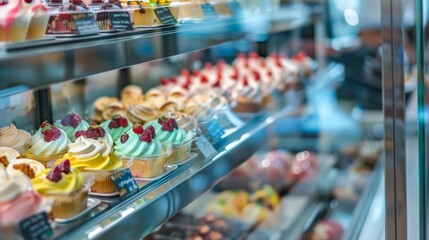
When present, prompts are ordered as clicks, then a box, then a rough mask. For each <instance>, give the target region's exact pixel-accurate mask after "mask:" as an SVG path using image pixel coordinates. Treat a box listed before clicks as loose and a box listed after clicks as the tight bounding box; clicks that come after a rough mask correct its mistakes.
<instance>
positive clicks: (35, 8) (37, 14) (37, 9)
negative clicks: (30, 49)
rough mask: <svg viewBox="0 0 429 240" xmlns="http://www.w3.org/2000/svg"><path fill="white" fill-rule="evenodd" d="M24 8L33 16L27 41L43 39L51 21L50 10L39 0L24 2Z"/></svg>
mask: <svg viewBox="0 0 429 240" xmlns="http://www.w3.org/2000/svg"><path fill="white" fill-rule="evenodd" d="M24 8H25V10H27V11H28V12H29V13H30V14H31V21H30V26H29V28H28V32H27V37H26V39H41V38H43V37H44V36H45V32H46V27H47V25H48V20H49V15H48V8H47V7H46V6H45V5H43V4H42V3H40V2H39V1H38V0H32V1H24Z"/></svg>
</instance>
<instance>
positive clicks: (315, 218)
mask: <svg viewBox="0 0 429 240" xmlns="http://www.w3.org/2000/svg"><path fill="white" fill-rule="evenodd" d="M393 1H394V0H392V2H393ZM35 2H36V1H35ZM21 4H23V3H21ZM38 4H39V3H38V2H37V4H36V3H35V5H36V6H39V7H40V8H41V9H42V10H40V11H38V12H37V14H34V15H33V17H34V16H38V15H40V16H41V17H40V19H41V20H42V18H43V21H42V23H41V25H43V26H45V27H44V29H46V35H45V36H44V37H39V38H38V39H29V38H28V39H20V40H10V39H9V38H7V36H8V34H6V35H5V38H4V39H3V38H0V40H1V41H3V42H1V45H0V79H1V81H0V116H1V117H0V160H1V161H0V179H2V181H3V182H5V183H6V184H5V186H6V187H5V188H4V189H2V188H1V187H0V192H1V193H2V194H0V211H1V212H0V229H1V231H0V233H1V237H0V238H2V239H3V238H4V239H95V238H96V239H117V238H121V239H122V238H124V239H359V238H362V236H363V234H367V232H368V231H369V230H368V231H367V230H365V229H366V228H367V223H368V222H369V220H368V219H369V218H370V217H371V216H372V217H374V216H375V214H373V213H374V212H375V211H374V208H376V209H379V208H383V209H384V199H383V198H384V196H385V194H384V192H383V191H384V188H383V187H384V182H383V181H384V175H386V176H387V174H388V173H389V172H387V170H384V167H386V169H388V166H390V165H385V161H386V162H387V160H385V159H384V156H387V155H384V154H383V153H384V147H385V144H386V142H383V139H384V133H383V132H384V131H383V126H384V123H383V114H382V111H381V109H375V110H374V109H371V110H368V109H365V108H364V107H359V103H357V101H354V100H350V99H342V98H341V97H338V96H337V93H338V92H341V91H344V86H343V85H346V84H347V81H348V76H349V75H348V74H350V66H349V65H348V66H346V65H345V64H344V63H343V62H341V61H335V60H333V59H336V58H335V57H336V56H333V55H336V54H338V52H341V51H340V50H338V49H334V47H333V46H332V45H331V44H332V43H331V41H330V39H329V38H328V36H327V33H326V24H327V23H328V22H329V21H328V19H329V15H328V11H326V9H327V6H326V5H325V3H311V4H302V3H301V2H300V1H294V2H293V3H288V4H280V3H279V2H278V1H259V2H253V1H252V2H249V1H209V2H207V1H173V2H170V1H95V0H94V1H70V2H69V1H67V3H63V2H62V1H54V0H52V1H48V2H47V3H45V5H46V7H45V5H43V4H42V5H38ZM5 5H6V6H8V3H7V2H6V3H5ZM25 6H26V5H25ZM350 8H352V7H350ZM24 9H25V8H24V6H23V7H22V9H21V8H20V11H21V10H22V15H26V14H27V15H28V14H29V13H28V11H27V10H24ZM0 10H2V5H1V4H0ZM349 10H350V9H349ZM351 10H353V9H351ZM351 10H350V11H347V12H348V13H350V12H351ZM5 11H6V10H5ZM24 12H25V14H24ZM20 13H21V12H20ZM197 15H198V16H197ZM48 16H49V17H48ZM353 16H354V15H353ZM27 17H28V16H27ZM335 17H336V19H337V20H338V21H342V19H338V18H339V17H338V16H335ZM351 17H352V16H349V15H347V14H346V15H345V16H344V18H345V21H346V24H342V25H344V28H346V27H347V24H349V25H350V22H347V20H350V18H351ZM20 18H22V17H20V16H18V15H17V16H15V17H14V18H13V19H15V22H13V23H12V26H13V25H14V24H16V23H17V22H19V21H18V20H19V19H20ZM1 19H2V17H1V16H0V20H1ZM27 20H28V19H27ZM28 21H29V20H28ZM116 21H119V22H121V23H122V25H120V24H119V25H120V26H119V25H118V22H116ZM85 22H86V23H85ZM0 24H1V23H0ZM27 25H29V23H27ZM29 26H30V27H29V28H30V29H34V27H33V28H32V27H31V25H29ZM350 27H352V30H353V31H354V30H355V29H356V27H355V25H353V26H352V25H350ZM27 28H28V26H27ZM4 29H5V30H4V31H5V32H7V31H9V30H10V29H12V27H10V26H9V25H8V26H6V27H5V28H4ZM12 30H13V29H12ZM39 30H40V29H39ZM2 31H3V30H2V29H0V37H3V35H2V33H3V32H2ZM334 50H335V51H334ZM337 50H338V51H337ZM384 57H385V56H383V58H384ZM384 77H386V76H384ZM378 80H380V81H381V79H378ZM383 90H385V89H383ZM355 91H360V89H356V90H355ZM379 96H380V97H381V93H380V95H379ZM385 98H387V96H385ZM385 100H386V99H385ZM386 101H387V100H386ZM393 106H397V105H395V104H393ZM385 111H387V108H385ZM384 116H386V113H385V115H384ZM385 121H386V120H385ZM384 129H387V128H384ZM383 143H384V144H383ZM386 186H387V185H386ZM389 191H390V190H388V189H386V194H387V193H388V192H389ZM386 196H387V195H386ZM25 200H27V202H25ZM14 201H16V202H14ZM31 201H33V202H35V203H37V204H34V206H33V207H32V208H31V204H30V205H29V206H25V205H23V208H22V209H24V207H28V209H27V210H25V211H23V210H22V209H18V208H16V206H17V205H16V203H21V202H25V204H26V203H29V202H31ZM374 204H378V205H375V206H374ZM19 206H21V205H19ZM380 206H382V207H380ZM3 207H4V209H3ZM370 213H371V214H370ZM6 216H7V217H6ZM377 217H378V221H382V222H384V215H383V212H381V213H380V214H379V215H377ZM380 219H381V220H380ZM32 226H37V227H32ZM373 227H374V226H373ZM380 229H381V230H380ZM386 229H387V230H388V229H390V225H388V223H386ZM370 231H372V232H374V231H381V232H383V231H384V228H383V226H379V228H378V229H377V230H370ZM364 239H365V238H364Z"/></svg>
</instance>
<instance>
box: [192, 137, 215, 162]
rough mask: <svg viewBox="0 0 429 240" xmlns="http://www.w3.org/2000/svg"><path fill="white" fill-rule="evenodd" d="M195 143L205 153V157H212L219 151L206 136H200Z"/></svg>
mask: <svg viewBox="0 0 429 240" xmlns="http://www.w3.org/2000/svg"><path fill="white" fill-rule="evenodd" d="M195 145H197V147H198V149H200V151H201V153H202V154H203V155H204V157H206V158H207V157H210V156H212V155H213V154H216V153H217V151H216V149H215V148H214V147H213V145H212V144H211V143H210V142H209V140H207V138H206V137H204V136H199V137H198V139H197V141H195Z"/></svg>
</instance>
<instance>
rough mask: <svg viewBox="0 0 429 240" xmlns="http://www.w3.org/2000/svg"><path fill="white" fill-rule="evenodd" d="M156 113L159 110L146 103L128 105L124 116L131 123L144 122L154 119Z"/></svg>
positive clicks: (156, 115)
mask: <svg viewBox="0 0 429 240" xmlns="http://www.w3.org/2000/svg"><path fill="white" fill-rule="evenodd" d="M158 114H159V112H158V110H156V109H155V108H153V107H151V106H148V105H147V104H139V105H136V106H132V107H129V108H128V110H127V113H126V117H127V119H128V120H130V121H131V122H132V123H141V124H145V123H146V122H149V121H152V120H154V119H156V118H157V117H158Z"/></svg>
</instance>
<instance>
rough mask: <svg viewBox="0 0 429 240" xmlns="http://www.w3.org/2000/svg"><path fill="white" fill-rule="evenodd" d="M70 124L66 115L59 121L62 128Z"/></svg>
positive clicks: (69, 117)
mask: <svg viewBox="0 0 429 240" xmlns="http://www.w3.org/2000/svg"><path fill="white" fill-rule="evenodd" d="M70 123H71V115H67V116H65V117H64V118H63V120H61V124H62V125H63V126H70Z"/></svg>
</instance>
